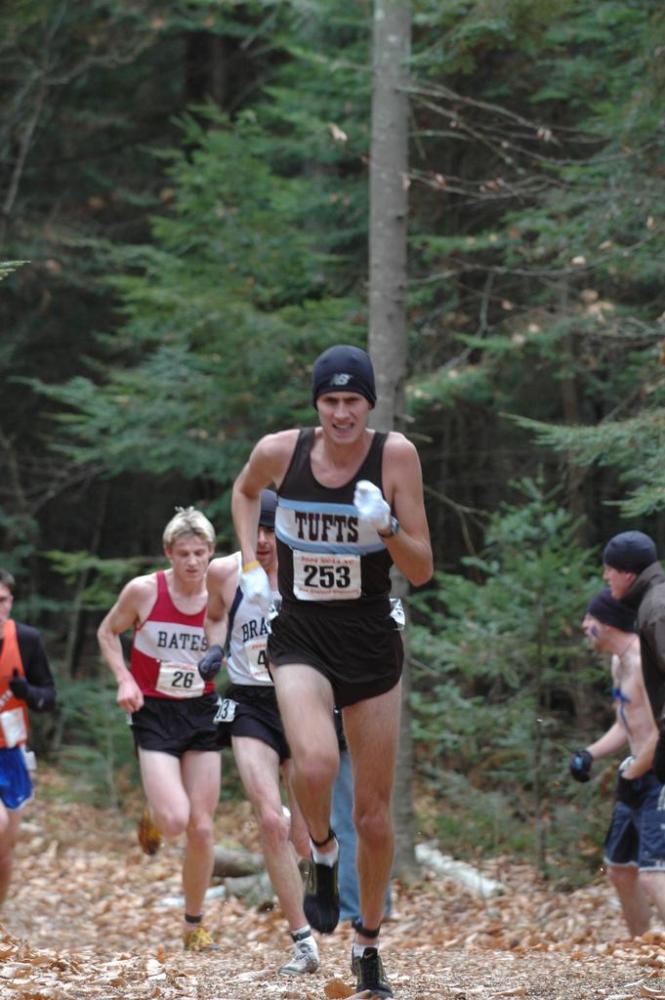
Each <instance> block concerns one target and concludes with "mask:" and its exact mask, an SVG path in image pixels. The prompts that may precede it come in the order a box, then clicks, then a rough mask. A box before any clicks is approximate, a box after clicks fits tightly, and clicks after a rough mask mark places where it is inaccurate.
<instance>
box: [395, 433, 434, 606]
mask: <svg viewBox="0 0 665 1000" xmlns="http://www.w3.org/2000/svg"><path fill="white" fill-rule="evenodd" d="M383 481H384V484H385V488H386V494H387V495H386V499H387V500H388V502H389V503H390V504H391V506H392V508H393V510H394V512H395V516H396V517H397V520H398V521H399V525H400V528H399V532H397V534H395V535H392V536H391V537H389V538H385V539H384V543H385V545H386V548H387V549H388V551H389V552H390V555H391V556H392V558H393V562H394V563H395V565H396V566H397V568H398V569H399V570H400V571H401V572H402V573H403V574H404V576H405V577H406V578H407V580H409V582H410V583H412V584H413V585H414V586H416V587H418V586H421V585H422V584H423V583H427V581H428V580H429V579H430V578H431V576H432V572H433V560H432V546H431V543H430V536H429V528H428V526H427V516H426V514H425V502H424V498H423V475H422V469H421V467H420V459H419V458H418V452H417V451H416V449H415V447H414V446H413V445H412V444H411V442H410V441H408V440H407V438H405V437H404V435H403V434H398V433H396V432H391V434H390V435H389V436H388V440H387V441H386V444H385V448H384V453H383Z"/></svg>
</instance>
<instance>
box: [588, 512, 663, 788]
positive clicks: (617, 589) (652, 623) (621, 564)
mask: <svg viewBox="0 0 665 1000" xmlns="http://www.w3.org/2000/svg"><path fill="white" fill-rule="evenodd" d="M603 566H604V568H603V579H604V580H605V581H606V583H607V584H608V585H609V588H610V591H611V593H612V597H614V598H616V599H617V600H620V601H623V603H624V604H626V605H628V607H630V608H632V609H633V610H634V612H635V617H636V621H635V627H636V630H637V632H638V634H639V637H640V653H641V657H642V672H643V674H644V686H645V688H646V691H647V694H648V696H649V701H650V702H651V708H652V711H653V715H654V718H655V720H656V725H657V726H658V728H659V730H660V737H659V740H658V744H657V746H656V752H655V755H654V761H653V769H654V771H655V773H656V775H657V777H658V780H659V781H665V718H663V716H664V715H665V571H664V570H663V567H662V566H661V564H660V563H659V562H658V556H657V553H656V545H655V542H654V541H653V539H652V538H650V537H649V535H645V534H644V533H643V532H642V531H623V532H621V534H619V535H614V537H613V538H610V540H609V542H608V543H607V545H606V546H605V550H604V552H603Z"/></svg>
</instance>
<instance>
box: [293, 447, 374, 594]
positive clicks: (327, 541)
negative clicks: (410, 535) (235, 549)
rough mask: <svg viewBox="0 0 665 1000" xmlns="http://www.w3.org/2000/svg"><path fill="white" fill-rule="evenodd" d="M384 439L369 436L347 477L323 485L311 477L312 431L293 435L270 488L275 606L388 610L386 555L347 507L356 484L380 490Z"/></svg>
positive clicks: (353, 509)
mask: <svg viewBox="0 0 665 1000" xmlns="http://www.w3.org/2000/svg"><path fill="white" fill-rule="evenodd" d="M386 436H387V435H386V434H384V433H379V432H378V431H375V432H374V435H373V437H372V443H371V445H370V449H369V451H368V453H367V456H366V457H365V460H364V462H363V463H362V465H361V467H360V469H359V470H358V472H357V473H356V474H355V476H353V477H352V478H351V479H350V480H349V482H347V483H345V484H344V485H343V486H338V487H334V488H331V487H327V486H323V485H322V484H321V483H320V482H319V481H318V480H317V479H315V477H314V474H313V472H312V467H311V462H310V452H311V450H312V446H313V444H314V438H315V431H314V428H313V427H308V428H306V429H305V430H301V431H300V433H299V435H298V440H297V442H296V446H295V449H294V452H293V456H292V458H291V462H290V464H289V468H288V470H287V472H286V475H285V477H284V480H283V482H282V484H281V486H280V488H279V489H278V491H277V513H276V517H275V535H276V537H277V555H278V566H279V570H278V574H279V592H280V594H281V595H282V602H283V606H289V605H290V606H293V604H294V603H296V604H297V606H298V607H304V606H307V607H309V608H311V609H316V608H317V607H318V608H321V607H325V608H326V609H330V608H339V609H340V611H341V610H342V609H347V610H351V609H353V610H354V611H357V610H359V609H360V608H362V609H368V610H369V609H370V607H371V608H372V609H373V608H374V607H375V606H376V607H377V609H378V608H379V607H381V605H386V606H387V605H388V600H389V594H390V567H391V565H392V559H391V557H390V553H389V552H388V550H387V549H386V547H385V545H384V544H383V542H382V541H381V539H380V538H379V536H378V534H377V532H376V529H375V528H373V527H371V526H370V525H364V524H362V522H360V520H359V519H358V513H357V511H356V508H355V507H354V506H353V493H354V490H355V485H356V483H357V482H358V480H359V479H368V480H369V481H370V482H372V483H375V484H376V485H377V486H378V487H381V485H382V484H381V463H382V458H383V447H384V444H385V441H386Z"/></svg>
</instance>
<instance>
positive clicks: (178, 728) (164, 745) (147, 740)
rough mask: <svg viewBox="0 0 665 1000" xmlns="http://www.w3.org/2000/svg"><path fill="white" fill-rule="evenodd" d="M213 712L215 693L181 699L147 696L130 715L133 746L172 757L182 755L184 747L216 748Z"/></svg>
mask: <svg viewBox="0 0 665 1000" xmlns="http://www.w3.org/2000/svg"><path fill="white" fill-rule="evenodd" d="M216 711H217V695H216V694H204V695H201V697H200V698H183V699H181V700H176V699H175V698H146V699H145V701H144V702H143V707H142V708H140V709H139V710H138V712H134V714H133V715H132V717H131V725H132V733H133V734H134V743H135V744H136V748H137V749H139V748H140V749H141V750H160V751H161V752H162V753H169V754H171V755H172V756H173V757H182V755H183V754H184V753H186V751H187V750H219V746H218V745H217V726H216V725H215V723H214V721H213V720H214V718H215V712H216Z"/></svg>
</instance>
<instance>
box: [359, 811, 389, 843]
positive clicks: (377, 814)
mask: <svg viewBox="0 0 665 1000" xmlns="http://www.w3.org/2000/svg"><path fill="white" fill-rule="evenodd" d="M353 816H354V824H355V828H356V833H357V835H358V837H359V838H360V839H361V840H363V841H365V843H367V844H377V845H378V844H383V843H385V842H386V841H388V840H390V838H391V837H392V822H391V818H390V810H389V809H388V808H387V807H385V806H384V805H383V803H380V802H379V803H368V804H367V805H360V806H358V805H356V808H355V809H354V814H353Z"/></svg>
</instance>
